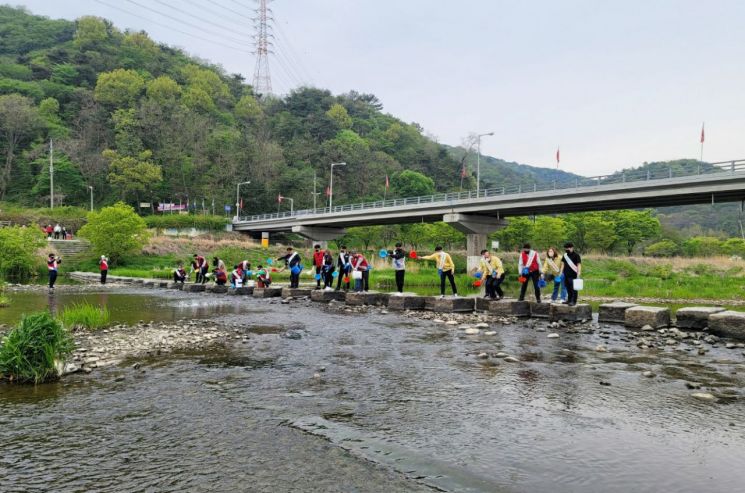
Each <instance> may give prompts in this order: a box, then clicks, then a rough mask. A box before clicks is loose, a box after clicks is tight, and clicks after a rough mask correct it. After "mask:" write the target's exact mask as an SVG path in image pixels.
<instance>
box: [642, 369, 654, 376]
mask: <svg viewBox="0 0 745 493" xmlns="http://www.w3.org/2000/svg"><path fill="white" fill-rule="evenodd" d="M642 376H644V377H646V378H654V377H656V376H657V375H655V373H654V372H653V371H649V370H647V371H645V372H643V373H642Z"/></svg>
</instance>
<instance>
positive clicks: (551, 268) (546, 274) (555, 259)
mask: <svg viewBox="0 0 745 493" xmlns="http://www.w3.org/2000/svg"><path fill="white" fill-rule="evenodd" d="M541 277H543V278H544V279H545V280H546V281H547V282H551V281H553V283H554V292H553V293H552V294H551V301H556V300H557V299H559V296H560V295H561V301H562V302H563V301H566V299H567V289H566V286H565V285H564V278H563V277H562V276H561V258H560V257H559V252H558V251H556V248H554V247H549V248H548V250H547V251H546V260H544V261H543V270H542V271H541Z"/></svg>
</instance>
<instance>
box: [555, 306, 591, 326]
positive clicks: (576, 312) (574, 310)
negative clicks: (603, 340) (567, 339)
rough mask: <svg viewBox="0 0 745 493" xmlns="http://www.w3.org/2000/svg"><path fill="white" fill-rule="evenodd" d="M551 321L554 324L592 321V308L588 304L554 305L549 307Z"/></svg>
mask: <svg viewBox="0 0 745 493" xmlns="http://www.w3.org/2000/svg"><path fill="white" fill-rule="evenodd" d="M549 306H550V307H551V308H550V315H549V319H550V320H551V321H552V322H560V321H564V322H586V321H588V320H592V307H591V306H590V305H589V304H587V303H578V304H576V305H574V306H570V305H563V304H561V303H552V304H551V305H549Z"/></svg>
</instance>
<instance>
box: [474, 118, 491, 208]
mask: <svg viewBox="0 0 745 493" xmlns="http://www.w3.org/2000/svg"><path fill="white" fill-rule="evenodd" d="M491 135H494V132H489V133H485V134H479V135H477V136H476V150H477V153H476V197H477V198H478V196H479V192H480V191H481V137H486V136H491Z"/></svg>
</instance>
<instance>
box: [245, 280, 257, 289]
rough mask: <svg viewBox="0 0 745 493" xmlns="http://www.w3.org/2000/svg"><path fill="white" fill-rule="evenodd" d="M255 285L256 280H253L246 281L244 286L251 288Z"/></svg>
mask: <svg viewBox="0 0 745 493" xmlns="http://www.w3.org/2000/svg"><path fill="white" fill-rule="evenodd" d="M255 285H256V282H255V281H246V287H247V288H252V287H254V286H255Z"/></svg>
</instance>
